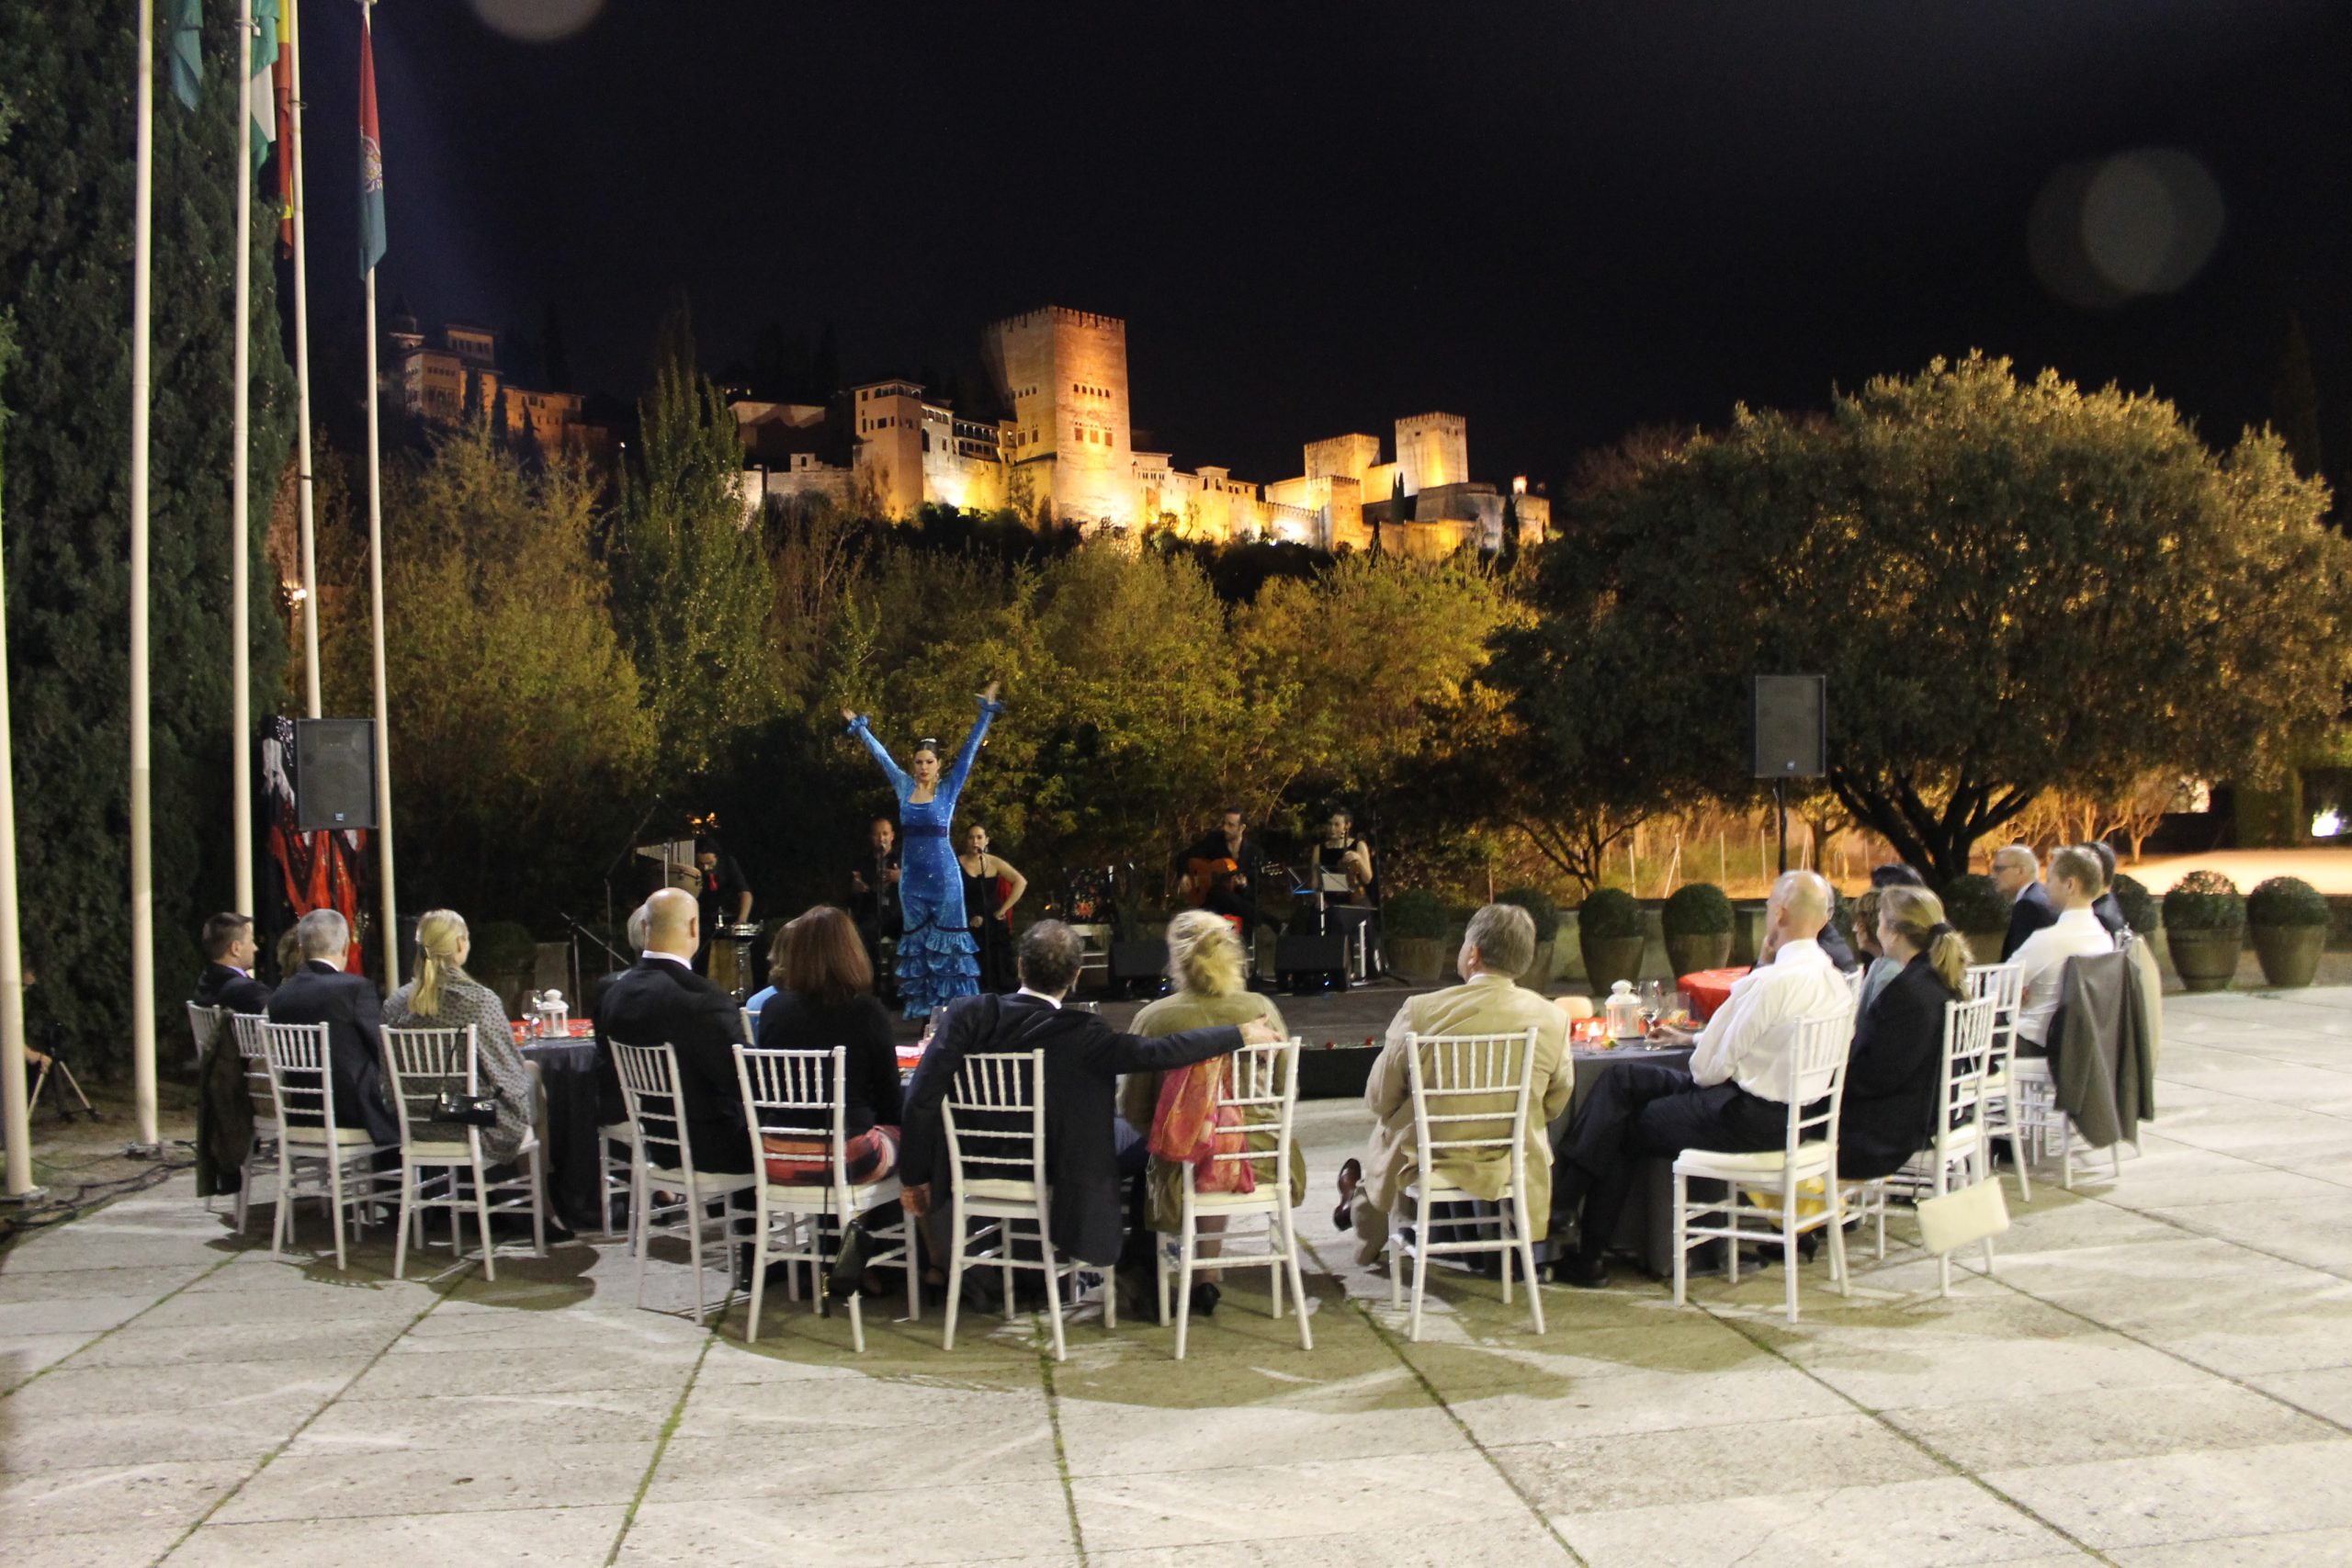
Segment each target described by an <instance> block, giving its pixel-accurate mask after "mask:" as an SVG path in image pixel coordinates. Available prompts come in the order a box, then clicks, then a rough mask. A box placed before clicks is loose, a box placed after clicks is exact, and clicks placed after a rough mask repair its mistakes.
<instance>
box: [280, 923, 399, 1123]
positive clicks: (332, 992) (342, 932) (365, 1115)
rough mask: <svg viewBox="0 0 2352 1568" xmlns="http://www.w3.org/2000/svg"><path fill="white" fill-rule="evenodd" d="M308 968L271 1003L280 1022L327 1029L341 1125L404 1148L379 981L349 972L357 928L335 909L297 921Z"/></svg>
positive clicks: (290, 978) (300, 949) (297, 934)
mask: <svg viewBox="0 0 2352 1568" xmlns="http://www.w3.org/2000/svg"><path fill="white" fill-rule="evenodd" d="M294 940H295V942H296V950H297V951H298V952H300V953H301V955H302V967H300V969H298V970H296V971H295V972H294V973H293V974H291V975H289V976H287V977H286V981H285V983H284V984H283V985H281V986H279V987H277V993H276V994H275V995H273V996H272V997H271V998H269V1021H270V1022H272V1023H323V1024H325V1025H326V1026H327V1053H328V1055H327V1063H328V1070H329V1072H330V1074H331V1076H332V1077H333V1078H334V1119H335V1122H336V1124H337V1125H338V1126H344V1127H365V1128H367V1129H368V1136H369V1137H370V1138H373V1139H374V1140H375V1141H376V1142H377V1143H379V1144H382V1145H387V1146H390V1145H395V1144H398V1143H399V1142H400V1141H401V1130H400V1123H399V1122H398V1121H396V1120H395V1119H394V1118H393V1115H392V1106H391V1101H390V1100H389V1099H388V1098H387V1097H386V1095H385V1093H384V1037H383V1034H382V1032H381V1026H382V1012H381V1009H380V1008H379V1004H378V1002H377V998H376V986H375V982H374V981H372V980H370V979H368V977H367V976H365V975H346V974H345V973H344V972H343V964H344V958H345V954H346V953H349V952H350V951H351V925H350V922H348V921H346V920H345V919H344V918H343V916H342V915H340V914H339V913H337V912H336V911H334V910H333V909H313V910H311V912H310V913H309V914H307V915H305V916H303V917H302V918H301V919H299V920H297V921H295V922H294Z"/></svg>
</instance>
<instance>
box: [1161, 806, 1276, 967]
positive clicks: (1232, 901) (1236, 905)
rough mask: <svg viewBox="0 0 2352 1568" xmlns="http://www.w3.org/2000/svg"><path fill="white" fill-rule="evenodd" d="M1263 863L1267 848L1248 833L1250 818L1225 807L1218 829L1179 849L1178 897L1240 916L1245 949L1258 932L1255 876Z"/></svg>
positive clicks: (1176, 866)
mask: <svg viewBox="0 0 2352 1568" xmlns="http://www.w3.org/2000/svg"><path fill="white" fill-rule="evenodd" d="M1265 863H1266V852H1265V849H1264V847H1263V846H1262V845H1261V844H1260V843H1259V842H1258V840H1256V839H1255V838H1254V837H1252V836H1251V835H1250V818H1248V817H1247V816H1245V815H1244V814H1243V813H1242V812H1241V811H1239V810H1238V809H1236V808H1233V807H1227V810H1226V813H1225V816H1224V818H1223V819H1222V820H1221V821H1220V822H1219V823H1218V825H1217V826H1216V828H1215V829H1212V830H1211V831H1210V832H1208V833H1207V834H1206V835H1204V837H1202V838H1201V839H1199V840H1195V841H1194V842H1193V843H1192V844H1189V845H1187V846H1186V847H1185V848H1184V849H1183V850H1182V851H1181V852H1178V854H1177V856H1176V858H1175V861H1174V862H1173V863H1172V864H1171V866H1170V873H1171V875H1172V878H1173V880H1174V881H1175V884H1176V897H1177V899H1178V901H1179V902H1180V903H1182V904H1183V905H1184V906H1185V907H1186V908H1194V909H1207V910H1209V911H1211V912H1212V913H1215V914H1219V915H1234V916H1238V917H1239V919H1240V921H1241V944H1242V946H1243V947H1244V948H1245V949H1247V948H1249V947H1250V942H1251V941H1252V940H1253V939H1254V938H1255V937H1256V936H1257V934H1258V921H1259V919H1260V916H1259V914H1258V886H1257V876H1258V868H1259V867H1260V866H1261V865H1263V864H1265Z"/></svg>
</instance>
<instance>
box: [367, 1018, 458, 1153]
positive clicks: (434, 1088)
mask: <svg viewBox="0 0 2352 1568" xmlns="http://www.w3.org/2000/svg"><path fill="white" fill-rule="evenodd" d="M384 1077H385V1083H384V1089H385V1092H386V1093H388V1094H390V1096H391V1097H392V1109H393V1111H396V1112H397V1113H398V1114H399V1116H400V1122H401V1146H402V1147H403V1148H405V1147H406V1146H407V1145H409V1144H410V1143H412V1142H413V1141H414V1139H415V1135H416V1134H415V1129H416V1128H418V1127H421V1126H424V1124H426V1123H427V1122H433V1121H435V1116H434V1114H433V1113H434V1111H435V1110H437V1109H438V1108H439V1102H440V1099H441V1094H442V1091H443V1090H444V1089H453V1088H455V1087H457V1086H458V1084H459V1083H462V1084H463V1085H464V1086H465V1092H466V1093H467V1094H469V1095H471V1094H474V1093H476V1092H477V1087H476V1086H477V1085H479V1084H480V1082H481V1042H480V1041H479V1040H477V1039H476V1038H475V1035H474V1026H473V1025H472V1024H470V1023H469V1024H467V1025H465V1026H464V1027H463V1028H460V1029H387V1030H385V1031H384ZM466 1143H467V1145H469V1146H470V1147H471V1148H472V1149H473V1151H474V1152H475V1153H476V1154H480V1153H481V1128H479V1127H472V1126H469V1127H468V1128H467V1129H466Z"/></svg>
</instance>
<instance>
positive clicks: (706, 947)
mask: <svg viewBox="0 0 2352 1568" xmlns="http://www.w3.org/2000/svg"><path fill="white" fill-rule="evenodd" d="M695 901H696V903H697V904H699V905H700V908H699V909H698V910H697V911H696V912H697V914H698V915H699V916H700V919H701V921H702V948H701V951H699V952H698V953H695V969H696V970H698V971H700V972H701V973H703V974H706V975H707V974H708V973H710V947H711V943H712V942H716V941H718V938H719V937H720V936H722V935H724V934H725V933H726V931H727V928H729V926H741V925H749V924H750V923H751V919H752V885H751V884H750V883H748V882H746V881H744V880H743V868H742V867H741V866H739V865H737V864H736V863H735V857H734V856H733V855H730V854H729V853H728V852H727V851H726V850H725V848H724V847H722V846H721V845H720V843H719V841H718V840H717V839H712V838H701V839H696V840H695ZM737 994H738V995H739V996H740V995H741V992H738V993H737Z"/></svg>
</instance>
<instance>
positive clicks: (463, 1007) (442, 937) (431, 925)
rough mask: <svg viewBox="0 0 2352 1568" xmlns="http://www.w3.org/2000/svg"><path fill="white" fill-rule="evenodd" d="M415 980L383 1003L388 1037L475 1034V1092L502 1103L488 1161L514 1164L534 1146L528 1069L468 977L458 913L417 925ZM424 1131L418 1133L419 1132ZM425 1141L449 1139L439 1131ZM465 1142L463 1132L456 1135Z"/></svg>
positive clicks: (467, 939)
mask: <svg viewBox="0 0 2352 1568" xmlns="http://www.w3.org/2000/svg"><path fill="white" fill-rule="evenodd" d="M416 946H417V952H418V953H419V959H418V963H417V970H416V978H415V979H413V980H411V981H410V982H409V983H408V984H407V985H405V986H402V987H401V988H400V989H399V990H397V991H394V992H393V993H392V994H391V995H390V997H388V998H385V1001H384V1027H385V1028H387V1029H463V1028H465V1027H466V1025H468V1024H469V1023H470V1024H472V1025H473V1026H474V1052H475V1060H476V1061H477V1063H478V1064H479V1065H480V1070H481V1077H480V1078H479V1080H478V1082H477V1087H476V1089H475V1092H476V1093H478V1094H493V1095H496V1096H497V1097H498V1124H497V1125H496V1126H494V1127H484V1128H482V1129H481V1152H482V1154H483V1156H484V1157H486V1158H488V1159H491V1160H493V1161H496V1162H498V1163H499V1164H502V1165H503V1164H504V1163H505V1162H507V1161H509V1160H511V1159H513V1158H514V1157H515V1156H516V1155H517V1154H519V1153H521V1152H522V1148H523V1145H525V1144H526V1143H528V1142H529V1141H530V1137H531V1123H532V1121H533V1102H534V1100H535V1099H536V1096H535V1095H534V1094H533V1092H532V1089H531V1068H530V1065H529V1064H528V1063H526V1062H525V1061H524V1060H523V1054H522V1053H521V1052H520V1051H518V1050H516V1049H515V1031H514V1029H513V1027H512V1026H511V1025H510V1024H508V1022H507V1021H506V1008H505V1005H504V1004H503V1003H502V1002H500V1001H499V999H498V997H497V994H496V993H495V992H493V991H492V990H491V988H490V987H487V986H484V985H482V984H481V983H480V982H479V981H477V980H475V979H474V977H473V976H470V975H469V974H467V973H466V969H465V964H466V955H467V954H468V953H471V952H472V951H473V938H472V936H471V935H470V934H469V932H468V931H467V930H466V921H465V917H464V916H462V915H460V914H458V912H457V911H456V910H454V909H427V910H426V911H425V912H424V915H423V916H422V917H421V918H420V919H418V920H417V922H416ZM420 1131H421V1130H420ZM422 1135H424V1136H427V1137H442V1136H447V1135H450V1134H449V1133H448V1132H447V1131H445V1130H443V1129H441V1128H439V1127H438V1126H437V1125H436V1126H435V1130H434V1131H432V1132H430V1133H422ZM456 1135H458V1136H462V1135H463V1134H462V1130H458V1133H457V1134H456Z"/></svg>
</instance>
